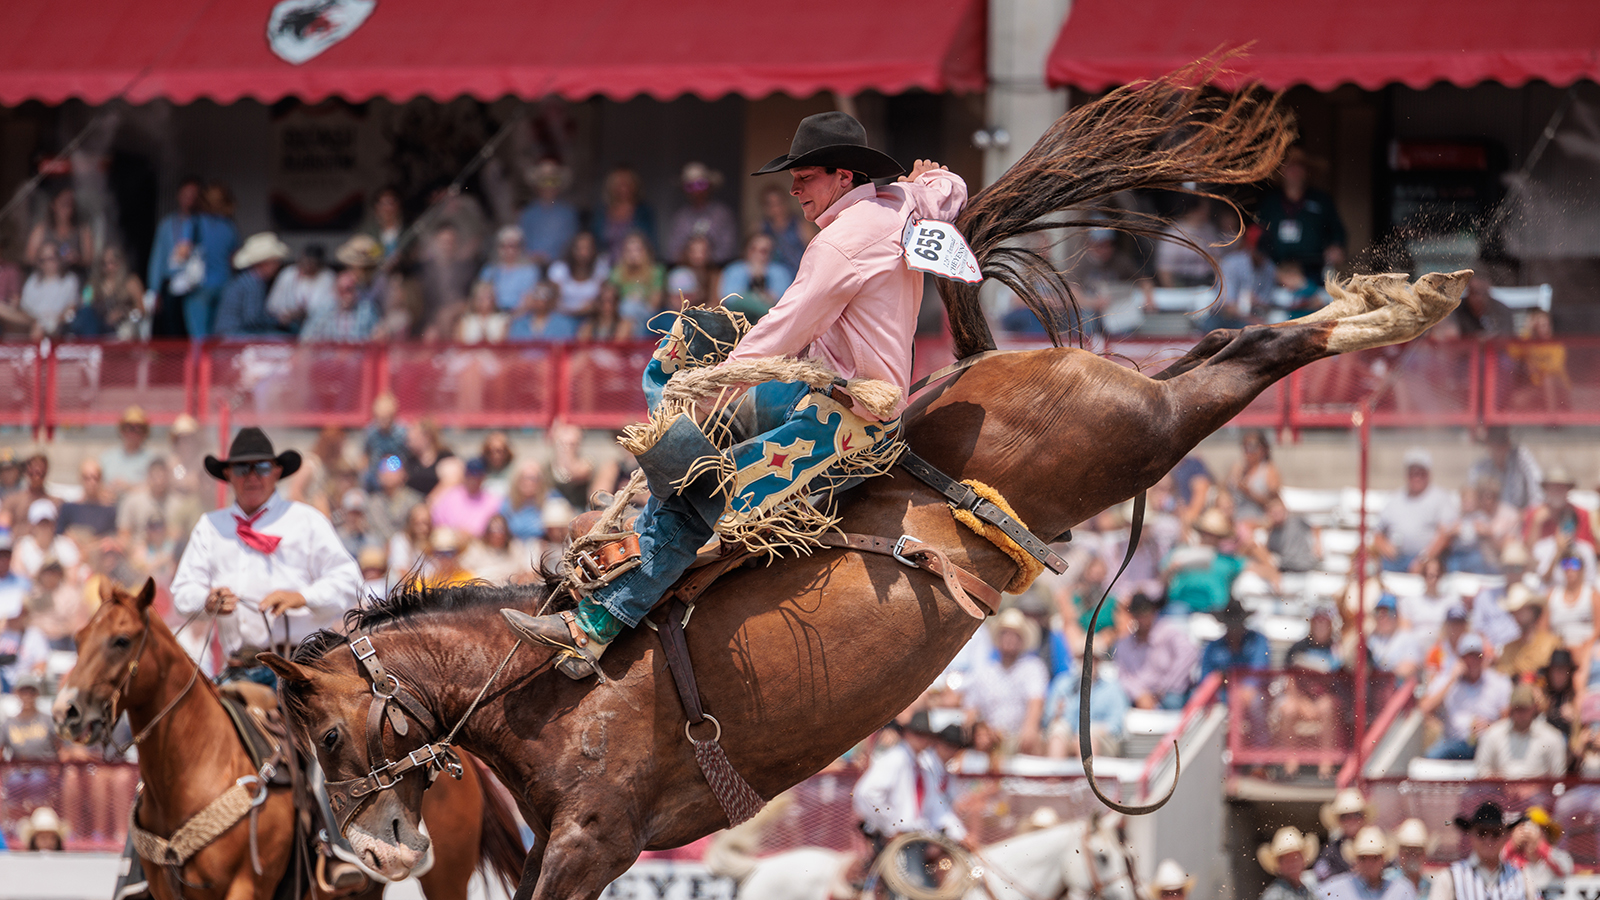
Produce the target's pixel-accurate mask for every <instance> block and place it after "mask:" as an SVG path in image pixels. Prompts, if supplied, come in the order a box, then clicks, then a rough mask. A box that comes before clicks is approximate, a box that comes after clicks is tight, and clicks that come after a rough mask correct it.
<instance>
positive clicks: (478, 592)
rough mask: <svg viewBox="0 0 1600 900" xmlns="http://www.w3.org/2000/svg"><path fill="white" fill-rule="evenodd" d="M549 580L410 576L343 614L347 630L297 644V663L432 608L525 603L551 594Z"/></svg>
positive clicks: (317, 657)
mask: <svg viewBox="0 0 1600 900" xmlns="http://www.w3.org/2000/svg"><path fill="white" fill-rule="evenodd" d="M549 589H550V588H549V584H548V583H535V584H530V585H497V584H491V583H489V582H487V581H469V582H466V583H464V584H456V585H451V586H449V587H429V586H427V585H426V584H424V583H423V581H422V580H421V579H420V578H416V577H411V578H407V579H406V580H404V581H402V582H400V583H399V584H397V585H395V586H394V587H393V588H391V589H390V590H389V594H388V596H386V597H384V598H383V599H381V600H376V601H374V602H373V603H371V604H370V605H367V606H363V607H359V608H356V609H352V610H350V611H348V612H346V613H345V614H344V631H343V632H339V631H330V630H328V629H326V628H324V629H322V630H321V631H318V632H316V633H315V634H312V635H310V636H309V637H307V638H306V639H305V640H303V641H301V642H300V646H298V647H296V648H295V651H294V661H295V662H297V663H309V662H316V661H317V660H320V659H322V658H323V657H324V656H326V655H327V653H328V651H329V650H332V649H334V648H336V647H342V646H344V645H345V644H346V643H348V642H349V641H350V640H351V637H350V636H351V635H352V634H354V633H355V632H357V631H370V630H372V629H374V628H377V627H379V626H381V625H389V624H393V623H396V622H405V621H408V620H410V619H412V618H413V617H415V616H418V615H422V614H426V613H432V612H455V611H458V610H464V609H475V608H478V607H485V606H492V607H494V608H496V609H498V608H500V607H502V606H516V607H522V606H525V605H527V603H528V601H529V599H530V597H531V598H532V599H539V598H542V597H544V596H548V593H549Z"/></svg>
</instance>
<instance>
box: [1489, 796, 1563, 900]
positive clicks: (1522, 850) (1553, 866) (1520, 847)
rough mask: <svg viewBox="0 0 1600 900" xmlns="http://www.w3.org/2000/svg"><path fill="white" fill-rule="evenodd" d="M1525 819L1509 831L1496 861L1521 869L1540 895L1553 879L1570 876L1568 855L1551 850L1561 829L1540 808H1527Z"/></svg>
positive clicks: (1555, 849)
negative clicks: (1499, 860) (1498, 859)
mask: <svg viewBox="0 0 1600 900" xmlns="http://www.w3.org/2000/svg"><path fill="white" fill-rule="evenodd" d="M1525 816H1526V818H1524V819H1523V821H1522V822H1521V823H1520V824H1519V825H1517V826H1516V827H1515V828H1513V829H1511V840H1510V841H1509V842H1507V843H1506V849H1505V850H1504V851H1502V852H1501V854H1500V858H1501V859H1503V860H1505V861H1506V862H1507V863H1509V864H1511V865H1514V866H1520V867H1522V870H1523V871H1524V872H1526V873H1527V874H1528V881H1529V882H1531V883H1532V884H1533V889H1534V890H1535V891H1539V892H1541V893H1542V892H1543V891H1544V889H1545V888H1547V887H1549V886H1550V884H1551V883H1552V882H1554V881H1555V880H1556V879H1557V878H1566V877H1568V876H1570V875H1571V874H1572V870H1573V861H1572V854H1571V853H1568V852H1567V851H1565V850H1562V849H1561V848H1559V847H1557V846H1555V845H1556V844H1558V843H1560V842H1561V834H1562V829H1561V826H1560V825H1557V824H1556V822H1555V820H1554V819H1551V818H1550V814H1549V813H1547V812H1545V810H1544V807H1542V806H1530V807H1528V811H1527V813H1525Z"/></svg>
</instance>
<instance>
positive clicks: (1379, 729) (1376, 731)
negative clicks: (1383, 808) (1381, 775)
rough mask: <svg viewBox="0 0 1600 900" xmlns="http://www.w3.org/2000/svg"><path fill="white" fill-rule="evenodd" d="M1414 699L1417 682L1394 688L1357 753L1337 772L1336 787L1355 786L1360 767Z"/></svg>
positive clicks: (1407, 681) (1409, 681) (1404, 683)
mask: <svg viewBox="0 0 1600 900" xmlns="http://www.w3.org/2000/svg"><path fill="white" fill-rule="evenodd" d="M1416 699H1417V682H1416V680H1415V679H1413V678H1408V679H1406V680H1405V681H1403V682H1401V683H1400V686H1399V687H1397V688H1395V690H1394V693H1393V694H1390V695H1389V702H1388V703H1386V704H1384V707H1383V710H1382V711H1381V712H1379V713H1378V717H1377V718H1376V719H1373V720H1372V727H1370V728H1368V729H1367V734H1366V736H1365V737H1364V738H1362V739H1361V744H1360V746H1359V747H1358V748H1357V751H1358V752H1355V753H1352V754H1350V758H1349V759H1348V760H1346V761H1345V764H1344V768H1343V769H1340V770H1339V780H1338V782H1337V785H1336V786H1337V787H1340V788H1347V787H1349V786H1351V785H1352V784H1355V782H1356V779H1358V778H1360V777H1361V767H1362V766H1364V765H1366V761H1367V759H1368V758H1369V757H1370V756H1371V755H1372V751H1373V750H1374V749H1375V748H1376V747H1377V746H1378V742H1379V741H1381V740H1383V736H1384V735H1385V734H1388V733H1389V729H1390V728H1392V727H1394V723H1395V722H1396V721H1398V720H1399V718H1400V714H1401V713H1403V712H1405V711H1406V710H1408V709H1410V708H1411V706H1412V704H1414V703H1415V702H1416Z"/></svg>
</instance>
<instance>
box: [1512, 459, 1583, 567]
mask: <svg viewBox="0 0 1600 900" xmlns="http://www.w3.org/2000/svg"><path fill="white" fill-rule="evenodd" d="M1577 486H1578V482H1577V479H1575V478H1573V477H1572V473H1571V472H1569V471H1567V467H1566V466H1562V465H1555V466H1551V467H1550V471H1548V472H1546V473H1545V475H1544V481H1543V482H1542V483H1541V484H1540V488H1541V489H1543V491H1544V501H1543V502H1542V503H1539V504H1537V505H1534V506H1530V507H1528V511H1527V512H1526V513H1525V514H1524V515H1523V519H1522V542H1523V543H1525V544H1527V545H1528V546H1529V547H1532V546H1533V545H1534V544H1537V543H1538V542H1539V541H1540V540H1541V539H1543V538H1549V537H1558V536H1559V537H1563V538H1566V539H1568V540H1578V541H1582V542H1583V543H1585V544H1588V545H1589V548H1590V549H1591V550H1592V549H1594V546H1595V542H1594V525H1593V523H1592V522H1590V520H1589V511H1588V510H1586V509H1584V508H1583V507H1581V506H1574V505H1572V500H1571V497H1570V494H1571V491H1572V489H1573V488H1575V487H1577Z"/></svg>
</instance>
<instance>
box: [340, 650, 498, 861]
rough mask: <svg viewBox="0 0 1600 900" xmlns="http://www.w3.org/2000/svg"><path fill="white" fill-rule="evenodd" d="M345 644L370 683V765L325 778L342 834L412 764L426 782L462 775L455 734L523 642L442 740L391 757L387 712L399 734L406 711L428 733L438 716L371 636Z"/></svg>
mask: <svg viewBox="0 0 1600 900" xmlns="http://www.w3.org/2000/svg"><path fill="white" fill-rule="evenodd" d="M346 646H348V647H349V648H350V652H351V654H352V655H354V656H355V658H356V663H357V670H358V671H359V672H360V673H361V675H362V677H363V678H365V679H366V681H367V684H368V686H370V687H371V689H372V705H371V706H369V707H368V708H367V763H368V765H369V766H370V770H369V771H368V772H367V774H365V775H362V776H360V777H358V778H348V779H345V780H344V781H330V782H328V783H327V784H326V787H327V790H328V806H329V808H331V809H332V810H333V815H334V818H335V819H336V820H337V824H338V828H339V833H340V834H343V833H344V832H345V830H346V829H347V828H348V827H349V824H350V820H351V819H352V818H353V817H354V816H355V814H356V812H357V811H358V810H360V809H361V807H362V806H364V805H366V802H367V801H368V800H370V799H372V798H373V797H374V796H375V795H377V794H379V793H382V792H383V791H387V790H389V789H391V788H393V787H394V786H395V785H397V784H399V783H400V782H401V781H402V780H404V778H405V774H406V773H407V772H410V771H412V770H413V769H421V770H423V771H424V772H426V773H427V776H428V784H430V785H431V784H433V782H434V779H436V778H438V777H439V773H440V772H449V773H450V776H451V777H452V778H456V779H458V780H459V779H460V778H461V775H462V767H461V757H460V756H457V755H456V751H455V748H454V746H453V745H454V742H455V738H456V734H457V733H458V732H460V731H461V726H463V725H465V724H466V723H467V718H468V717H470V716H471V715H472V713H473V711H474V710H476V709H477V708H478V704H479V703H480V702H481V701H482V700H483V695H484V694H485V693H487V692H488V690H489V686H490V685H492V684H494V682H495V680H496V679H497V678H499V677H500V673H501V672H503V671H505V668H506V665H507V664H508V663H510V662H511V657H512V656H514V655H515V654H516V652H517V648H518V647H521V646H522V642H521V641H518V642H517V643H516V644H514V645H512V647H511V652H510V653H507V654H506V658H505V660H504V661H502V662H501V663H500V666H499V668H497V669H495V670H494V674H492V675H490V676H489V680H488V681H486V682H484V685H483V688H482V689H481V690H479V691H478V696H477V697H476V698H474V699H473V701H472V704H471V705H470V706H468V707H467V709H466V712H464V713H462V714H461V718H460V720H458V721H457V722H456V724H455V727H454V728H451V729H450V733H449V734H447V735H445V736H444V738H443V739H441V740H437V741H430V742H428V743H425V744H423V745H422V746H421V747H418V748H417V749H415V750H412V751H411V752H410V753H407V754H406V755H405V756H404V757H402V758H401V759H398V760H392V759H390V758H389V756H388V754H387V753H385V752H384V749H383V720H384V719H385V718H387V719H388V720H389V727H390V728H391V729H392V730H393V731H394V733H395V734H397V735H399V736H401V737H404V736H405V735H407V734H409V733H410V731H411V726H410V724H409V723H408V722H407V721H406V717H407V716H410V717H411V718H412V719H414V720H416V722H417V724H418V725H420V726H421V727H422V732H423V734H426V735H433V734H438V733H439V720H438V719H437V718H436V717H435V716H434V715H433V713H431V712H429V711H428V708H427V707H426V706H423V705H422V702H421V701H420V700H418V699H417V697H416V695H415V694H414V693H412V692H411V690H410V689H409V688H407V687H406V685H405V683H404V682H402V681H401V680H400V679H399V678H397V677H396V676H395V675H393V674H392V673H390V672H389V671H388V670H387V669H385V668H384V665H383V661H382V660H380V659H378V648H377V647H375V646H373V644H372V638H371V637H369V636H367V635H365V634H358V635H357V637H356V638H355V639H354V640H352V641H350V642H349V643H348V644H347V645H346Z"/></svg>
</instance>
